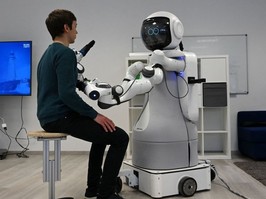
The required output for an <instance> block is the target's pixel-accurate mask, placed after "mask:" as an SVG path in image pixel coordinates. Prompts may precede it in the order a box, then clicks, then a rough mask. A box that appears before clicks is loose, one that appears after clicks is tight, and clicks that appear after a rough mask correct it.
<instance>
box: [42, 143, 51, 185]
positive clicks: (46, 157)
mask: <svg viewBox="0 0 266 199" xmlns="http://www.w3.org/2000/svg"><path fill="white" fill-rule="evenodd" d="M49 148H50V147H49V140H43V182H48V177H49V169H48V168H49V151H50V149H49Z"/></svg>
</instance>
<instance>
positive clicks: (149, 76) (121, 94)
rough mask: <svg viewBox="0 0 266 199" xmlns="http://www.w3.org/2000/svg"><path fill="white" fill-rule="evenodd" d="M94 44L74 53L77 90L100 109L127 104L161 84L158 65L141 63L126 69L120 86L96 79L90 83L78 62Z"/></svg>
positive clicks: (161, 76) (92, 42)
mask: <svg viewBox="0 0 266 199" xmlns="http://www.w3.org/2000/svg"><path fill="white" fill-rule="evenodd" d="M94 43H95V42H94V41H91V42H90V43H89V44H87V45H86V46H85V47H84V48H82V50H80V51H79V52H76V56H77V61H78V64H77V68H78V82H77V88H78V89H79V90H81V91H83V92H84V93H85V94H86V95H87V96H88V97H89V98H90V99H92V100H98V106H99V107H100V108H102V109H107V108H110V107H111V106H114V105H118V104H121V103H124V102H127V101H129V100H130V99H132V98H133V97H134V96H136V95H139V94H144V93H147V92H149V91H150V90H151V89H152V87H153V86H154V85H155V84H159V83H161V81H162V79H163V71H162V68H161V66H160V65H159V64H154V65H149V66H144V64H143V63H142V62H135V63H133V64H132V65H131V66H129V67H128V70H127V72H126V76H125V78H124V79H123V81H122V83H121V85H116V86H111V85H109V84H107V83H104V82H100V81H99V80H98V79H94V80H92V81H91V80H88V79H87V78H84V77H83V72H84V67H83V66H82V65H80V64H79V62H80V61H81V59H82V58H83V57H84V56H85V55H86V53H87V52H88V51H89V50H90V48H91V47H92V46H93V45H94ZM83 49H85V50H83ZM139 74H141V79H137V76H138V75H139Z"/></svg>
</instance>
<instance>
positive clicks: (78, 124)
mask: <svg viewBox="0 0 266 199" xmlns="http://www.w3.org/2000/svg"><path fill="white" fill-rule="evenodd" d="M43 129H44V130H45V131H48V132H62V133H67V134H69V135H71V136H73V137H76V138H79V139H82V140H85V141H88V142H92V145H91V150H90V155H89V163H88V178H87V185H88V188H87V191H89V192H90V193H96V192H97V193H99V195H101V196H102V197H107V196H109V195H111V194H113V193H114V192H115V184H116V177H117V175H118V173H119V170H120V167H121V165H122V162H123V159H124V155H125V152H126V149H127V145H128V141H129V137H128V135H127V133H126V132H125V131H124V130H122V129H121V128H119V127H116V131H114V132H105V131H104V129H103V128H102V127H101V126H100V125H99V124H98V123H97V122H95V121H94V120H92V119H90V118H89V117H84V116H80V115H77V114H72V115H69V116H66V117H65V118H63V119H60V120H57V121H55V122H51V123H48V124H46V125H44V126H43ZM107 145H110V148H109V149H108V152H107V156H106V158H105V162H104V164H103V168H102V163H103V156H104V152H105V148H106V146H107Z"/></svg>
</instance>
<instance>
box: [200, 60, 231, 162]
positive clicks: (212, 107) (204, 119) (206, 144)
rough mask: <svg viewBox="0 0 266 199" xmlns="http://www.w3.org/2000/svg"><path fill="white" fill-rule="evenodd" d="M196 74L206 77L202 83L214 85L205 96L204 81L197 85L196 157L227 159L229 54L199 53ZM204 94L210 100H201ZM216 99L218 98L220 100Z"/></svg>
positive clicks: (229, 143) (228, 146)
mask: <svg viewBox="0 0 266 199" xmlns="http://www.w3.org/2000/svg"><path fill="white" fill-rule="evenodd" d="M198 74H199V78H206V83H204V84H205V85H206V84H207V85H214V88H211V89H210V90H211V91H210V92H209V93H207V94H205V96H204V88H203V87H204V84H201V86H200V89H199V120H198V139H199V142H198V151H199V158H202V159H206V158H207V159H230V158H231V133H230V95H229V92H230V87H229V68H228V56H227V55H217V56H201V57H198ZM217 85H218V86H221V85H222V86H223V88H222V89H223V90H222V91H221V88H219V87H218V88H217ZM215 86H216V88H215ZM212 90H213V91H212ZM204 98H205V99H206V98H209V99H211V100H209V99H208V101H209V103H207V104H206V103H205V104H204V100H205V99H204ZM221 98H223V100H221ZM219 100H221V101H220V102H219ZM205 101H207V100H205ZM217 101H218V102H217ZM217 104H218V105H217Z"/></svg>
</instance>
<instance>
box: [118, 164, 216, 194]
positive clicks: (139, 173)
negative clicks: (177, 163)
mask: <svg viewBox="0 0 266 199" xmlns="http://www.w3.org/2000/svg"><path fill="white" fill-rule="evenodd" d="M123 168H124V170H123V171H121V173H120V176H125V177H126V184H127V185H128V186H130V187H133V188H136V189H138V190H140V191H141V192H144V193H146V194H148V195H150V196H151V197H152V198H162V197H166V196H173V195H179V194H180V195H183V196H185V197H189V196H193V195H194V193H195V192H196V191H202V190H210V189H211V180H212V179H211V165H210V164H209V163H208V162H206V161H202V162H199V164H198V165H196V166H194V167H188V168H182V169H174V170H149V169H144V168H140V167H136V166H134V165H133V164H132V162H131V161H124V163H123Z"/></svg>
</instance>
